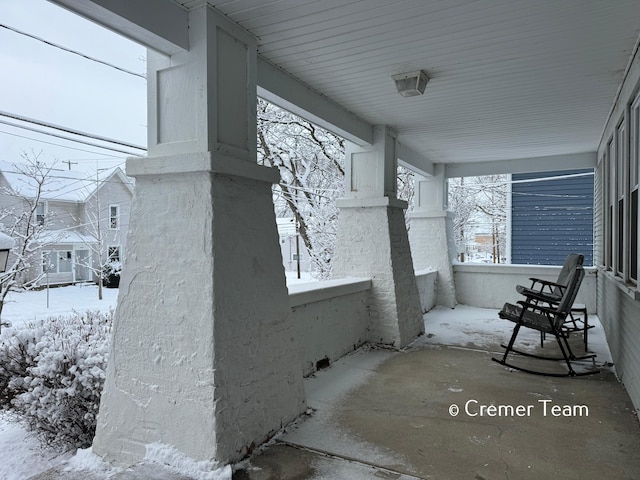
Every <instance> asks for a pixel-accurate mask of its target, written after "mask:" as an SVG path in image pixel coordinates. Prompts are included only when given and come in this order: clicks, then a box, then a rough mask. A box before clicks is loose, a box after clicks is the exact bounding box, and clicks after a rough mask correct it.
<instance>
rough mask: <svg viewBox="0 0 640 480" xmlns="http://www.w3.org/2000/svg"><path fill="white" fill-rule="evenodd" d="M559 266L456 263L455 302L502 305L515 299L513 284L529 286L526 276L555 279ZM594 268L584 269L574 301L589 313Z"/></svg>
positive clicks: (593, 307)
mask: <svg viewBox="0 0 640 480" xmlns="http://www.w3.org/2000/svg"><path fill="white" fill-rule="evenodd" d="M561 268H562V267H559V266H547V265H495V264H481V263H458V264H455V265H454V266H453V274H454V280H455V284H456V298H457V301H458V303H462V304H464V305H469V306H472V307H482V308H502V306H503V305H504V303H505V302H512V301H513V300H517V299H518V298H519V295H518V294H517V293H516V285H527V286H528V285H530V284H531V281H530V280H529V278H530V277H535V278H541V279H543V280H550V281H555V280H556V279H557V278H558V274H559V273H560V269H561ZM596 275H597V270H596V268H595V267H586V268H585V277H584V280H583V281H582V285H581V286H580V291H579V292H578V297H577V298H576V303H582V304H584V305H586V306H587V311H588V312H589V313H595V312H596Z"/></svg>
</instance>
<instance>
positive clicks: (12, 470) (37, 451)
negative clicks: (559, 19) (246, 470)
mask: <svg viewBox="0 0 640 480" xmlns="http://www.w3.org/2000/svg"><path fill="white" fill-rule="evenodd" d="M287 281H288V283H289V284H298V283H306V282H311V281H314V279H313V278H312V277H311V276H310V275H309V274H305V275H304V276H303V278H302V279H297V278H296V274H295V273H293V274H292V273H290V272H288V273H287ZM117 294H118V290H117V289H108V288H105V289H104V290H103V295H104V299H103V300H102V301H100V300H98V290H97V287H96V286H95V285H77V286H70V287H61V288H54V289H53V288H52V289H50V291H49V308H47V296H46V295H47V292H46V290H41V291H38V292H21V293H12V294H11V296H10V301H9V303H7V305H5V307H4V310H3V312H2V320H3V321H10V322H11V323H12V324H13V325H14V326H19V325H20V324H24V323H25V322H29V321H32V320H35V319H43V318H44V319H46V318H47V317H49V316H57V315H64V314H69V313H72V312H73V311H74V310H75V311H84V310H96V309H98V310H101V311H107V310H109V309H110V308H115V305H116V300H117ZM589 323H590V324H593V325H595V328H593V329H591V330H590V332H589V348H590V350H593V351H594V352H595V353H597V354H598V358H597V360H598V364H599V365H602V364H603V363H605V362H611V354H610V352H609V348H608V346H607V344H606V341H605V337H604V332H603V329H602V327H601V326H600V322H599V320H598V318H597V317H596V316H595V315H589ZM512 329H513V324H512V323H511V322H508V321H505V320H501V319H500V318H499V317H498V311H497V310H493V309H484V308H474V307H468V306H465V305H458V306H457V307H456V308H455V309H453V310H452V309H449V308H444V307H436V308H434V309H433V310H431V311H430V312H429V313H427V314H426V315H425V330H426V332H425V335H424V336H422V337H421V338H420V339H418V340H417V342H416V344H415V345H416V346H419V345H428V344H440V345H443V344H444V345H456V346H461V347H466V348H482V349H494V348H497V345H499V343H500V342H505V341H506V340H508V338H509V336H510V334H511V331H512ZM523 334H524V335H525V336H529V337H530V338H529V340H530V341H531V343H532V345H536V344H537V342H539V336H538V334H537V332H533V331H532V332H523ZM523 338H525V337H523ZM526 338H528V337H526ZM160 447H162V446H156V447H154V448H152V449H151V451H150V452H148V453H149V457H150V458H148V460H147V461H151V462H156V463H164V464H167V463H169V464H171V463H170V462H169V460H171V462H173V463H177V465H175V466H174V467H175V468H176V469H180V468H182V469H184V468H186V467H185V465H186V466H188V467H189V469H190V470H191V471H190V473H191V474H192V475H196V474H198V471H200V473H202V474H203V475H204V472H202V471H201V466H199V465H197V464H189V463H188V461H187V460H186V459H182V458H177V457H176V455H177V454H176V452H173V451H169V450H167V448H164V447H163V448H160ZM69 457H71V454H70V453H66V454H61V453H60V452H58V451H56V450H55V449H52V448H48V447H43V446H41V445H40V443H39V442H38V440H37V439H36V438H35V436H34V435H33V434H30V433H28V432H27V431H26V430H25V429H24V428H22V427H21V426H20V424H19V423H16V422H12V421H9V417H8V416H7V414H2V413H0V479H3V480H23V479H25V478H28V477H30V476H32V475H36V474H38V473H40V472H43V471H45V470H48V469H50V468H53V467H55V466H57V465H60V464H62V463H64V462H66V463H65V465H66V468H68V469H73V470H77V469H85V470H90V471H92V472H102V473H103V474H104V475H105V478H107V477H108V476H109V475H110V474H109V472H108V470H105V466H104V465H103V464H101V463H100V461H99V459H98V458H97V457H96V456H95V455H93V454H92V453H91V451H90V449H89V450H80V451H79V452H78V453H77V454H76V455H75V457H72V458H71V459H70V458H69ZM169 457H170V458H169ZM176 458H177V460H176ZM185 462H186V463H185ZM195 478H202V480H205V479H206V480H210V479H211V480H213V479H215V480H218V479H227V478H230V470H229V469H228V468H227V469H219V470H215V471H213V472H208V473H207V474H206V476H202V475H200V476H197V475H196V477H195Z"/></svg>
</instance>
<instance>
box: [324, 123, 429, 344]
mask: <svg viewBox="0 0 640 480" xmlns="http://www.w3.org/2000/svg"><path fill="white" fill-rule="evenodd" d="M396 146H397V139H396V133H395V132H394V131H393V130H392V129H390V128H389V127H386V126H376V127H375V131H374V144H373V145H372V146H367V147H358V146H357V145H354V144H349V146H348V148H347V152H346V175H345V182H346V185H345V190H346V194H347V198H345V199H342V200H338V202H337V205H338V208H339V209H340V214H339V219H338V236H337V243H336V253H335V258H334V264H333V276H334V277H336V278H340V277H344V276H359V277H371V278H372V280H373V285H372V294H371V301H370V310H369V312H370V328H369V341H370V342H373V343H380V344H387V345H393V346H394V347H396V348H402V347H404V346H405V345H407V344H408V343H409V342H410V341H412V340H413V339H414V338H415V337H416V336H418V335H420V334H421V333H423V332H424V324H423V320H422V312H421V309H420V297H419V294H418V288H417V286H416V278H415V273H414V270H413V264H412V261H411V251H410V248H409V239H408V237H407V229H406V226H405V222H404V212H403V210H404V209H406V207H407V203H406V202H404V201H401V200H398V199H397V198H396V188H397V187H396V185H397V183H396V182H397V180H396V175H397V155H396Z"/></svg>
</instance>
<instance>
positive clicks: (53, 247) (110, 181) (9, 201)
mask: <svg viewBox="0 0 640 480" xmlns="http://www.w3.org/2000/svg"><path fill="white" fill-rule="evenodd" d="M125 178H126V177H124V176H122V177H121V176H120V175H119V174H118V173H113V174H112V175H111V176H110V177H108V178H105V179H103V180H101V183H100V187H99V198H100V214H99V218H100V229H101V231H102V238H103V239H104V252H103V254H102V256H101V257H102V258H98V256H97V255H96V254H95V252H93V250H94V249H95V245H94V244H93V242H88V243H85V242H87V241H88V240H87V239H86V238H81V237H76V236H75V235H73V233H78V234H80V235H86V236H91V235H94V236H95V234H96V228H95V227H96V222H95V220H94V219H95V218H97V217H98V215H97V212H96V194H95V192H94V193H93V194H91V195H90V197H89V199H88V200H87V201H86V202H85V201H81V200H77V201H72V200H55V199H47V198H46V197H45V198H43V199H42V200H41V202H40V203H42V204H44V205H45V218H44V224H43V228H44V230H43V237H44V239H43V241H42V242H41V246H40V248H38V249H37V250H36V251H35V253H34V254H33V255H32V256H31V262H30V265H29V266H28V268H27V269H26V271H24V272H23V273H21V274H20V275H19V276H18V278H17V280H18V282H19V283H26V282H30V281H33V280H35V279H37V278H38V277H39V276H41V275H43V274H44V273H45V271H44V268H43V259H44V257H43V255H46V254H48V253H46V252H52V253H50V255H52V256H56V257H58V258H57V259H56V260H55V261H56V262H59V261H62V262H63V263H64V264H65V268H64V269H65V270H66V269H67V263H66V262H67V260H68V261H70V263H71V271H64V272H59V271H54V272H49V275H48V276H42V278H41V279H40V280H39V281H38V284H39V285H46V284H47V282H48V283H49V284H65V283H73V282H77V281H87V280H94V281H96V280H97V277H96V276H95V274H93V273H92V272H91V271H90V270H91V269H90V268H88V267H87V266H86V264H87V263H89V264H90V265H93V266H94V267H95V266H96V265H99V263H100V262H102V263H105V262H106V261H107V255H108V249H109V247H111V246H114V247H118V248H119V249H120V258H121V260H122V259H123V258H124V244H125V239H126V236H127V233H128V228H129V211H130V203H131V198H132V192H131V189H130V188H129V187H128V186H127V185H125V184H124V183H123V182H124V181H127V180H125ZM70 180H71V181H73V179H70ZM111 205H118V206H119V217H118V225H117V228H115V229H112V228H110V225H109V223H110V221H109V211H110V210H109V209H110V206H111ZM30 208H31V207H30V205H29V201H28V200H27V199H25V198H23V197H21V196H18V195H15V194H14V193H13V190H12V189H11V185H10V183H9V182H8V181H7V180H6V178H5V177H4V175H1V174H0V210H2V211H8V210H10V209H11V210H13V213H14V215H19V214H21V213H24V212H26V211H28V210H29V209H30ZM35 221H36V219H34V222H35ZM2 223H4V224H5V226H6V227H11V226H12V224H13V221H12V219H11V218H6V219H5V220H4V221H2ZM70 234H71V235H70ZM62 257H64V259H63V258H62ZM12 260H14V257H10V258H9V262H11V261H12Z"/></svg>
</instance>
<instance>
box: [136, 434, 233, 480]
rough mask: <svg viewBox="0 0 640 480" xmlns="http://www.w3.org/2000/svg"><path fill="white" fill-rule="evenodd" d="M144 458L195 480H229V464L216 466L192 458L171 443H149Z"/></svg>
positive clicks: (212, 463) (214, 463)
mask: <svg viewBox="0 0 640 480" xmlns="http://www.w3.org/2000/svg"><path fill="white" fill-rule="evenodd" d="M144 459H145V460H146V461H148V462H151V463H155V464H158V465H162V466H164V467H168V468H169V469H170V470H172V471H174V472H175V473H179V474H181V475H185V476H187V477H191V478H193V479H195V480H231V466H230V465H226V466H224V467H220V468H218V464H217V463H216V462H208V461H196V460H193V459H192V458H189V457H187V456H186V455H185V454H183V453H182V452H180V451H179V450H178V449H176V447H174V446H172V445H164V444H162V443H151V444H149V445H147V446H146V455H145V457H144Z"/></svg>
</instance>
